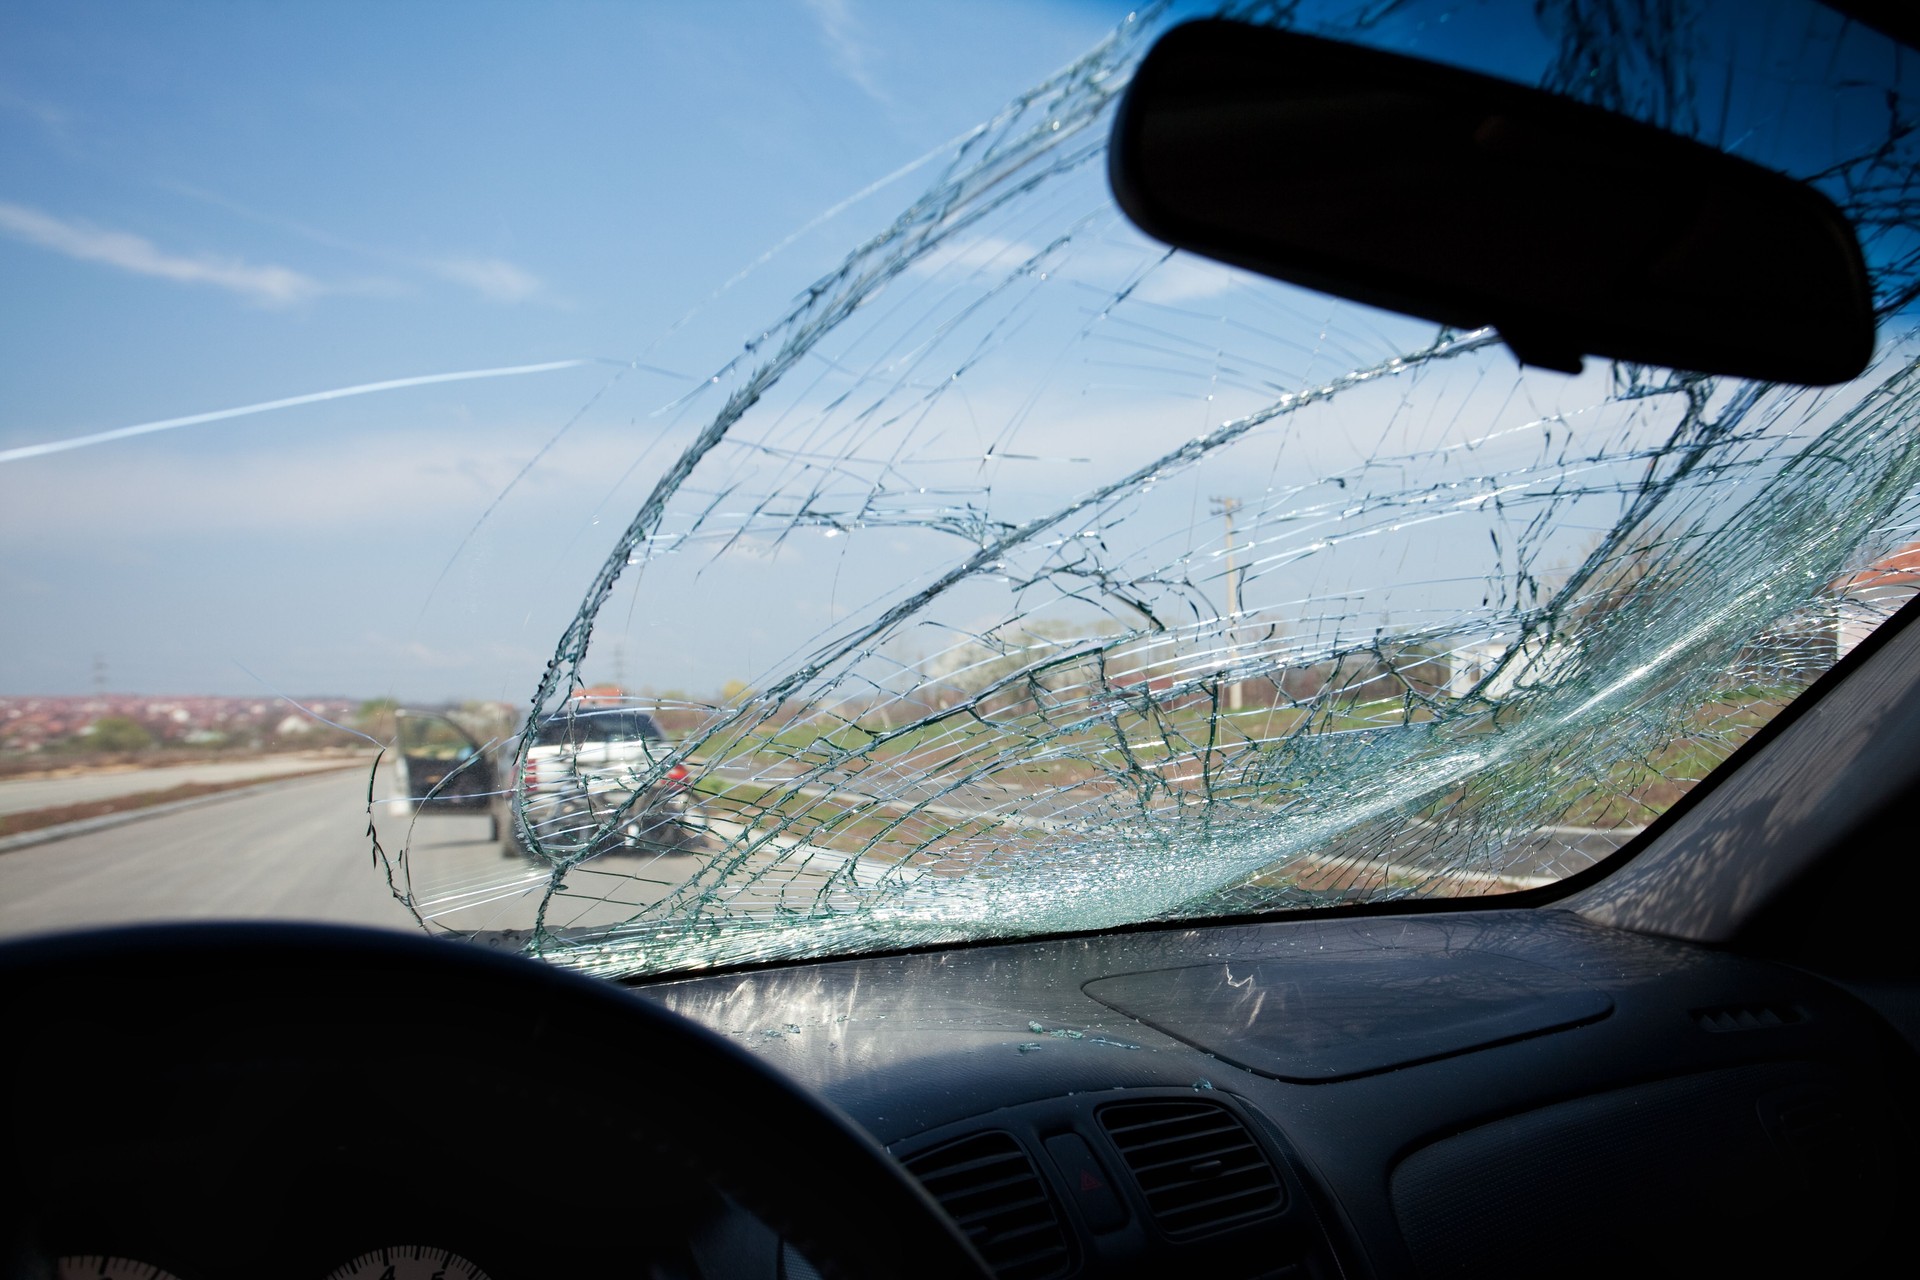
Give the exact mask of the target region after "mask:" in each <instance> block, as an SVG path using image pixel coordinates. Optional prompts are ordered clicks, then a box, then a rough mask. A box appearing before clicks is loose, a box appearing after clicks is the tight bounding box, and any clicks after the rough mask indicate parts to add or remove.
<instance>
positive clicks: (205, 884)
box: [0, 769, 1621, 936]
mask: <svg viewBox="0 0 1920 1280" xmlns="http://www.w3.org/2000/svg"><path fill="white" fill-rule="evenodd" d="M386 791H387V786H386V780H385V779H384V778H382V779H381V781H380V787H379V793H380V794H385V793H386ZM366 796H367V780H366V775H365V774H364V773H362V772H361V771H359V770H357V769H354V770H343V771H340V772H336V773H329V774H324V775H322V776H319V777H313V778H294V779H289V780H288V781H286V782H283V783H279V784H276V785H273V786H269V787H266V788H264V789H260V790H255V791H249V792H245V793H236V795H234V796H233V797H231V798H226V799H221V800H219V801H218V802H216V803H210V804H205V805H201V806H198V807H195V808H191V809H186V810H182V811H178V812H174V813H165V814H160V815H158V816H153V817H143V818H141V819H138V820H136V821H132V822H128V823H125V824H124V825H121V826H117V827H113V828H111V829H108V830H103V831H95V832H91V833H89V834H86V835H80V836H73V837H70V838H67V839H64V840H54V841H49V842H47V843H45V844H39V845H34V846H31V847H28V848H23V849H15V850H13V851H11V852H6V853H0V936H4V935H12V934H22V933H31V932H39V931H43V930H51V929H66V928H75V927H80V926H85V925H106V924H124V923H130V922H134V921H152V920H207V919H286V920H324V921H333V922H339V923H350V924H361V925H371V926H377V927H384V928H396V929H417V928H419V925H418V924H417V923H416V922H415V920H414V918H413V917H412V915H410V914H409V913H408V911H407V910H406V909H405V908H404V907H402V906H401V905H400V904H399V903H398V902H396V901H395V900H394V898H393V895H392V894H391V893H390V892H389V890H388V887H387V884H386V879H385V875H384V872H383V870H382V869H380V868H379V867H376V865H375V864H374V860H373V858H372V856H371V852H370V847H369V845H368V842H367V837H366V825H367V810H366ZM375 810H376V815H377V822H378V824H379V830H380V834H381V839H382V842H383V844H384V845H385V846H386V847H387V848H388V849H389V850H394V851H397V850H398V849H400V848H401V847H402V846H404V847H406V849H407V851H408V852H407V858H406V860H405V863H404V865H403V872H404V874H405V875H406V876H407V877H409V879H408V880H407V881H405V882H404V883H405V885H406V887H409V888H411V890H412V891H413V893H414V895H415V899H416V901H418V902H420V903H421V904H422V909H423V911H424V912H425V913H426V914H427V915H428V916H429V918H430V920H431V921H432V923H433V924H434V925H435V926H436V927H441V928H451V929H459V930H463V931H464V930H481V929H512V930H518V929H525V928H527V927H529V926H530V925H531V924H532V923H533V921H534V916H535V911H536V909H537V908H538V907H539V905H540V902H541V900H542V898H543V897H544V896H545V890H546V888H547V876H546V874H545V873H544V871H542V870H541V869H538V868H535V867H533V866H531V865H529V864H528V863H526V862H523V861H521V860H519V859H516V858H508V857H504V856H503V855H502V849H501V846H500V844H499V843H498V842H497V841H495V840H493V839H491V838H490V836H489V834H488V820H487V819H486V817H484V816H478V815H435V816H432V817H420V818H415V817H413V816H412V815H411V814H410V813H408V812H407V811H406V810H405V809H404V808H403V807H401V806H395V805H392V804H388V803H385V802H384V801H383V802H382V803H379V804H377V805H376V806H375ZM714 826H715V831H716V834H717V835H720V836H722V837H730V836H734V835H738V834H739V829H738V828H737V827H733V826H731V824H728V823H724V822H717V821H716V823H715V824H714ZM1620 838H1621V837H1620V836H1618V835H1615V834H1607V835H1601V834H1599V833H1585V832H1578V833H1576V832H1573V831H1567V832H1564V833H1561V834H1559V835H1557V836H1553V837H1549V836H1546V835H1545V834H1544V833H1543V836H1542V837H1537V838H1536V839H1537V840H1538V842H1539V844H1540V847H1539V848H1538V849H1529V850H1527V851H1526V853H1527V855H1530V856H1523V857H1522V858H1520V859H1518V861H1519V862H1520V864H1521V865H1520V866H1519V867H1517V868H1515V870H1516V871H1518V872H1519V873H1520V874H1522V875H1525V874H1527V873H1529V872H1532V873H1533V874H1539V873H1541V872H1548V871H1549V869H1550V868H1552V869H1553V870H1554V871H1557V872H1558V873H1560V874H1564V873H1565V871H1566V870H1568V869H1570V868H1569V864H1574V865H1579V864H1581V863H1584V862H1585V861H1589V860H1591V859H1592V858H1594V857H1597V856H1602V855H1604V853H1605V852H1606V851H1608V849H1610V848H1611V846H1613V845H1614V844H1616V843H1618V842H1619V840H1620ZM795 855H799V856H795ZM706 865H707V859H706V858H705V857H704V856H702V855H701V854H698V853H677V854H654V855H644V856H642V855H615V854H609V855H607V856H604V857H600V858H596V859H593V860H592V861H590V862H588V863H586V864H583V865H582V866H580V867H578V868H575V869H574V870H572V871H571V872H569V873H568V875H567V877H566V883H565V885H564V887H563V889H562V890H561V891H560V892H559V893H557V894H555V895H554V896H553V897H552V898H551V899H550V900H549V902H548V915H547V919H546V923H547V924H548V925H549V926H550V927H555V928H562V929H564V928H569V927H576V928H577V927H591V926H604V925H608V924H614V923H618V922H620V921H624V920H628V919H631V918H632V917H633V916H634V915H635V914H637V913H639V912H641V911H642V910H644V909H645V908H646V907H647V906H648V905H649V904H650V903H653V902H657V901H658V900H660V899H661V898H663V897H666V896H667V895H669V894H671V893H673V892H675V891H676V890H677V889H679V888H681V887H682V886H683V885H685V884H686V883H687V882H688V881H689V879H690V878H693V877H695V876H697V875H698V874H699V873H700V872H701V871H702V869H703V868H705V867H706ZM881 873H882V869H881V868H880V867H878V866H875V865H873V864H871V863H859V864H856V866H855V867H853V868H849V867H848V866H847V859H846V858H845V857H844V856H843V855H840V854H835V853H831V852H829V851H827V850H824V849H814V848H810V847H807V846H803V845H799V844H797V843H795V842H792V841H780V842H778V843H777V844H769V845H768V846H767V847H765V848H764V849H763V850H762V851H761V852H759V853H756V854H754V855H751V856H750V857H749V858H748V860H747V864H746V865H745V866H743V867H740V868H736V874H735V875H734V876H732V877H729V884H728V886H727V887H726V888H725V889H723V890H721V896H722V898H723V899H724V901H725V903H726V905H727V906H728V907H730V908H732V909H735V910H739V911H743V912H746V913H748V914H756V915H757V914H764V913H770V912H780V913H792V912H799V913H805V912H807V911H808V910H810V909H812V908H814V907H815V906H817V905H818V904H819V902H820V898H819V896H818V895H820V894H822V893H825V894H827V895H828V896H830V897H839V896H842V895H849V894H857V893H858V892H859V887H860V886H861V885H865V884H866V883H867V882H868V881H869V880H870V879H871V878H872V877H874V876H877V875H879V874H881ZM856 881H858V882H859V885H856V883H855V882H856Z"/></svg>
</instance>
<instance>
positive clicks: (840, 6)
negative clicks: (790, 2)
mask: <svg viewBox="0 0 1920 1280" xmlns="http://www.w3.org/2000/svg"><path fill="white" fill-rule="evenodd" d="M807 11H808V12H809V13H811V14H812V15H813V20H814V22H815V24H816V25H818V26H819V28H820V38H821V40H822V41H824V42H825V44H826V46H827V52H828V53H829V54H831V55H832V57H833V65H834V66H835V67H836V68H838V69H839V72H840V74H841V75H843V76H845V77H846V78H847V79H849V80H851V81H853V83H854V84H855V85H857V86H858V87H859V89H860V92H862V93H864V94H866V95H867V96H868V97H869V98H872V99H873V100H874V101H875V102H878V103H880V104H881V105H882V106H892V105H893V99H892V98H891V97H890V96H889V95H888V93H887V91H886V90H885V89H883V88H881V87H880V82H879V81H878V80H876V79H874V75H873V57H874V52H873V47H872V46H871V45H869V44H868V43H867V42H866V41H865V40H864V39H862V38H861V30H860V20H859V19H858V18H856V17H854V16H853V9H852V6H850V5H849V4H848V3H847V0H807Z"/></svg>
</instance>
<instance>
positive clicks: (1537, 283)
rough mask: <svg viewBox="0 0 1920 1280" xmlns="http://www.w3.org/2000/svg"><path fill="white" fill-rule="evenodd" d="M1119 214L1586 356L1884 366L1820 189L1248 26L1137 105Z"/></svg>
mask: <svg viewBox="0 0 1920 1280" xmlns="http://www.w3.org/2000/svg"><path fill="white" fill-rule="evenodd" d="M1109 166H1110V176H1111V180H1112V183H1113V190H1114V195H1115V197H1116V198H1117V199H1118V200H1119V203H1120V207H1121V208H1122V209H1123V210H1124V211H1125V212H1126V214H1127V215H1128V217H1130V218H1132V219H1133V221H1134V222H1135V223H1136V224H1137V225H1138V226H1139V227H1140V229H1141V230H1143V231H1145V232H1146V233H1147V234H1148V235H1150V236H1153V237H1155V238H1156V239H1159V240H1162V241H1165V242H1166V243H1168V244H1171V245H1174V246H1177V247H1179V248H1181V249H1187V250H1191V251H1192V252H1194V253H1197V254H1200V255H1202V256H1204V257H1208V258H1214V259H1217V260H1219V261H1222V262H1227V263H1231V264H1233V265H1235V266H1239V267H1244V268H1246V269H1248V270H1251V271H1257V272H1259V273H1261V274H1263V275H1268V276H1272V277H1275V278H1277V279H1281V280H1287V281H1291V282H1293V283H1295V284H1301V285H1305V286H1307V287H1309V288H1313V289H1318V290H1322V291H1324V292H1326V293H1331V294H1336V295H1338V296H1340V297H1344V298H1350V299H1353V300H1355V301H1357V302H1362V303H1367V304H1369V305H1372V306H1377V307H1383V308H1387V309H1390V310H1393V311H1398V312H1402V313H1405V314H1407V315H1413V316H1419V317H1422V318H1424V319H1428V320H1434V321H1438V322H1440V323H1442V324H1447V325H1452V326H1455V327H1458V328H1463V329H1466V328H1477V327H1479V326H1481V325H1493V326H1495V327H1496V328H1498V329H1499V331H1500V334H1501V337H1502V338H1504V339H1505V340H1506V342H1507V344H1508V345H1509V346H1510V347H1512V348H1513V350H1514V353H1515V354H1516V355H1517V356H1518V357H1519V358H1520V359H1521V360H1522V361H1523V362H1525V363H1528V364H1535V365H1542V366H1545V367H1548V368H1555V369H1562V370H1566V371H1568V372H1575V371H1578V369H1579V368H1580V359H1581V357H1582V356H1588V355H1592V356H1602V357H1607V358H1611V359H1616V360H1629V361H1637V362H1641V363H1646V364H1655V365H1666V366H1670V367H1673V368H1677V369H1685V370H1692V371H1697V372H1701V373H1716V374H1729V375H1734V376H1738V377H1744V378H1756V379H1762V380H1766V381H1773V382H1794V383H1806V384H1813V385H1821V384H1829V383H1837V382H1845V381H1848V380H1849V379H1851V378H1853V377H1856V376H1857V375H1858V374H1859V373H1860V372H1861V371H1862V370H1863V369H1865V368H1866V365H1867V362H1868V360H1869V359H1870V358H1871V356H1872V352H1873V341H1874V316H1873V294H1872V289H1871V286H1870V284H1869V281H1868V279H1867V274H1866V267H1865V263H1864V261H1863V259H1862V257H1861V253H1860V245H1859V241H1858V239H1857V238H1856V236H1855V235H1854V231H1853V228H1852V226H1851V225H1849V223H1848V222H1847V219H1846V217H1845V216H1844V215H1843V214H1842V213H1841V212H1840V210H1839V208H1838V207H1837V206H1836V205H1835V204H1834V203H1833V202H1832V201H1831V200H1829V199H1827V198H1826V197H1825V196H1824V195H1822V194H1820V193H1819V192H1818V191H1816V190H1814V189H1813V188H1812V187H1810V186H1808V185H1807V184H1805V183H1803V182H1799V181H1796V180H1795V179H1793V178H1790V177H1787V176H1785V175H1784V174H1779V173H1775V172H1774V171H1772V170H1770V169H1765V168H1762V167H1761V166H1759V165H1757V164H1754V163H1752V162H1750V161H1747V160H1742V159H1738V158H1736V157H1734V156H1730V155H1728V154H1726V153H1725V152H1721V151H1717V150H1715V149H1714V148H1712V147H1708V146H1705V145H1703V144H1701V143H1698V142H1694V141H1692V140H1690V139H1687V138H1683V137H1680V136H1678V135H1675V134H1671V133H1668V132H1666V131H1664V130H1661V129H1657V128H1654V127H1653V126H1651V125H1647V124H1643V123H1641V122H1639V121H1636V120H1632V119H1629V118H1627V117H1625V116H1621V115H1617V114H1614V113H1612V112H1609V111H1604V110H1601V109H1599V108H1596V107H1591V106H1588V105H1586V104H1584V103H1579V102H1575V101H1573V100H1571V99H1568V98H1564V97H1561V96H1559V95H1556V94H1552V93H1548V92H1546V91H1544V90H1540V89H1530V88H1526V87H1524V86H1521V85H1517V84H1512V83H1510V82H1507V81H1502V80H1495V79H1492V78H1490V77H1487V76H1482V75H1478V74H1476V73H1473V72H1469V71H1461V70H1458V69H1455V68H1451V67H1445V66H1441V65H1439V64H1437V63H1432V62H1425V61H1421V60H1418V59H1414V58H1407V57H1403V56H1400V55H1398V54H1392V53H1385V52H1381V51H1378V50H1373V49H1366V48H1362V47H1360V46H1357V45H1350V44H1343V43H1339V42H1336V41H1330V40H1322V39H1319V38H1316V37H1313V36H1307V35H1301V34H1298V33H1296V32H1290V31H1280V30H1275V29H1271V28H1266V27H1256V26H1251V25H1248V24H1246V23H1240V22H1231V21H1225V20H1208V21H1202V22H1193V23H1188V24H1186V25H1184V26H1180V27H1177V28H1175V29H1174V30H1172V31H1169V32H1168V33H1167V34H1166V35H1165V36H1164V37H1162V38H1161V40H1160V42H1159V43H1158V44H1157V45H1156V46H1155V47H1154V48H1153V49H1152V50H1151V51H1150V52H1149V53H1148V54H1147V56H1146V58H1145V60H1144V61H1143V62H1142V63H1141V66H1140V68H1139V71H1138V72H1137V73H1136V74H1135V76H1134V79H1133V82H1132V84H1131V85H1130V86H1129V88H1128V89H1127V92H1126V96H1125V98H1124V100H1123V101H1122V103H1121V106H1120V110H1119V115H1118V118H1117V119H1116V121H1115V124H1114V133H1113V145H1112V147H1111V148H1110V152H1109Z"/></svg>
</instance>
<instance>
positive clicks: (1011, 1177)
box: [905, 1130, 1073, 1280]
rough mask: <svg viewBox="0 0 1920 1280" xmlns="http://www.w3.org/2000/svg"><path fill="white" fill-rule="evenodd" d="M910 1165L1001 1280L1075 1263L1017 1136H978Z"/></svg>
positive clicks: (1034, 1276) (1053, 1272)
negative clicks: (1015, 1137)
mask: <svg viewBox="0 0 1920 1280" xmlns="http://www.w3.org/2000/svg"><path fill="white" fill-rule="evenodd" d="M905 1163H906V1166H907V1171H908V1172H909V1173H911V1174H913V1176H914V1177H915V1178H917V1179H918V1180H919V1182H920V1185H921V1186H923V1187H925V1188H926V1189H927V1193H928V1194H929V1195H931V1196H932V1197H933V1198H934V1199H935V1200H938V1201H939V1202H940V1207H941V1208H943V1209H945V1210H946V1211H947V1215H948V1216H949V1217H951V1218H952V1219H953V1220H954V1221H955V1222H956V1223H958V1224H959V1226H960V1229H961V1230H962V1231H964V1232H966V1233H967V1238H968V1239H969V1240H971V1241H973V1247H974V1248H976V1249H978V1250H979V1251H980V1256H981V1257H983V1258H985V1259H986V1260H987V1265H988V1266H989V1267H991V1268H993V1273H994V1275H996V1276H998V1277H1000V1280H1053V1278H1054V1277H1056V1276H1063V1275H1065V1274H1066V1273H1067V1271H1068V1270H1069V1269H1070V1268H1071V1266H1072V1263H1073V1253H1072V1251H1071V1249H1069V1247H1068V1245H1067V1236H1066V1231H1065V1230H1064V1229H1063V1228H1062V1226H1061V1225H1060V1215H1059V1213H1058V1211H1057V1210H1056V1209H1055V1208H1054V1204H1053V1197H1052V1196H1051V1195H1049V1194H1048V1192H1047V1185H1046V1183H1044V1182H1042V1181H1041V1179H1040V1173H1039V1171H1038V1170H1037V1169H1035V1168H1034V1167H1033V1160H1032V1159H1031V1158H1030V1157H1029V1156H1028V1155H1027V1152H1026V1149H1025V1148H1024V1147H1022V1146H1021V1145H1020V1144H1019V1142H1018V1141H1016V1140H1015V1139H1014V1137H1013V1135H1012V1134H1010V1133H1003V1132H1000V1131H998V1130H996V1131H993V1132H990V1133H978V1134H974V1135H973V1136H972V1137H969V1138H961V1139H960V1140H959V1141H957V1142H949V1143H947V1144H945V1145H944V1146H939V1147H935V1148H933V1149H932V1150H931V1151H922V1152H921V1153H920V1154H918V1155H916V1156H913V1157H911V1158H910V1159H908V1160H907V1161H906V1162H905Z"/></svg>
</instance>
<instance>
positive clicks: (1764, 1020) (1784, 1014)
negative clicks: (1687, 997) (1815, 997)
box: [1693, 1004, 1807, 1032]
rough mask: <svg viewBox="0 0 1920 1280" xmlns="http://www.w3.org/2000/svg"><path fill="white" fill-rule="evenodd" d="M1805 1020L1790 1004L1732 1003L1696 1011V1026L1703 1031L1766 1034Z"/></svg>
mask: <svg viewBox="0 0 1920 1280" xmlns="http://www.w3.org/2000/svg"><path fill="white" fill-rule="evenodd" d="M1806 1020H1807V1015H1806V1014H1804V1013H1802V1012H1801V1011H1800V1010H1798V1009H1796V1008H1794V1007H1793V1006H1792V1005H1788V1004H1730V1005H1723V1006H1721V1007H1720V1008H1717V1009H1695V1010H1694V1011H1693V1022H1694V1025H1695V1026H1697V1027H1699V1028H1700V1029H1701V1030H1702V1031H1716V1032H1719V1031H1766V1030H1768V1029H1770V1028H1772V1027H1790V1026H1792V1025H1793V1024H1794V1023H1796V1022H1805V1021H1806Z"/></svg>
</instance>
